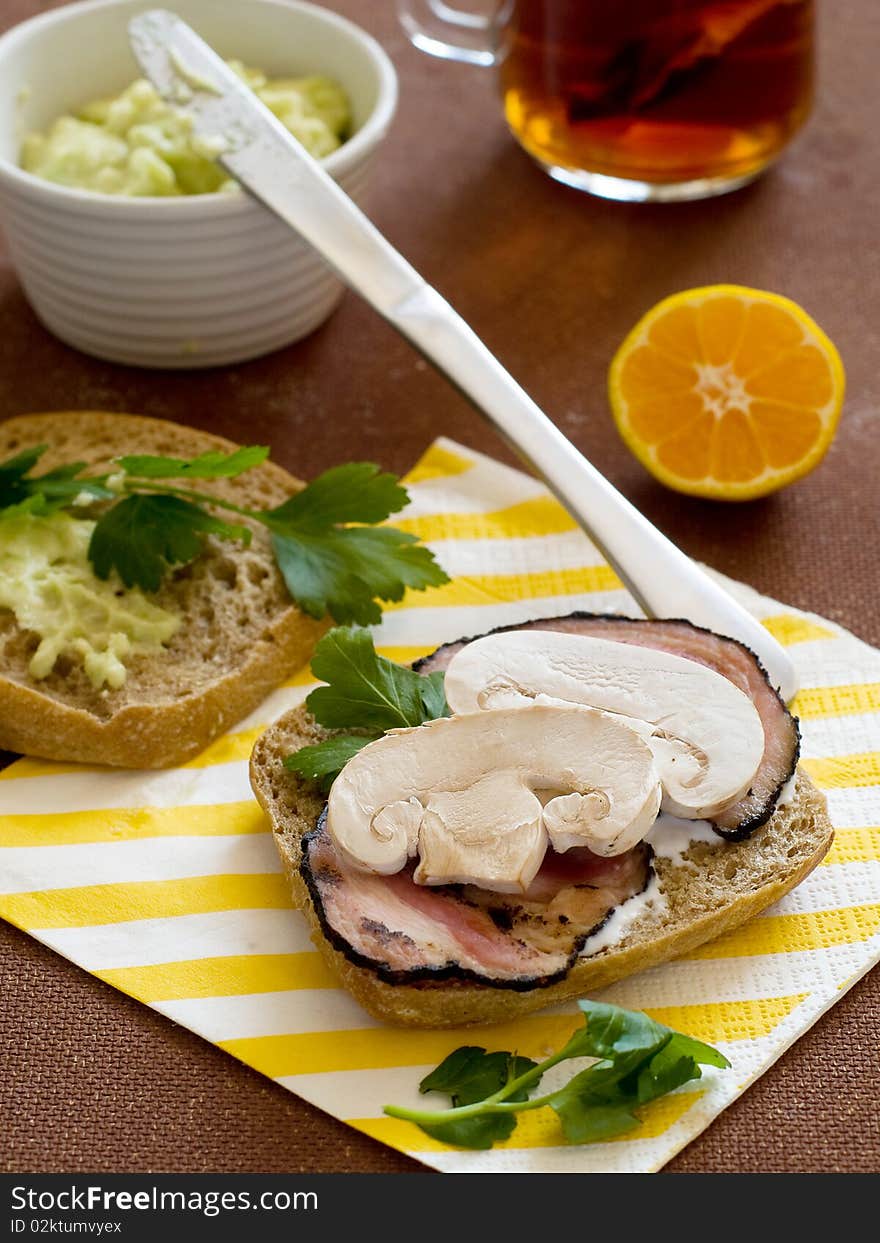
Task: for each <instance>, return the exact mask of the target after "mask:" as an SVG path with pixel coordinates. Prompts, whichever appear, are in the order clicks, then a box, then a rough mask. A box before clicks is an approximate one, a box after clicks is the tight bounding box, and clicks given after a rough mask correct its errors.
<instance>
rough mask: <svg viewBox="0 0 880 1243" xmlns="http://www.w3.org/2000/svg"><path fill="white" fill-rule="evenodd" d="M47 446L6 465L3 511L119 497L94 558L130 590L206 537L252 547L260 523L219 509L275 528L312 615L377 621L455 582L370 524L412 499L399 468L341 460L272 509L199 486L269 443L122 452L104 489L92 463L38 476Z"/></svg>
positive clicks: (417, 550) (187, 557)
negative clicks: (171, 453) (414, 597)
mask: <svg viewBox="0 0 880 1243" xmlns="http://www.w3.org/2000/svg"><path fill="white" fill-rule="evenodd" d="M46 448H47V446H46V445H36V446H34V447H33V448H28V449H24V450H22V451H21V452H20V453H17V454H16V455H15V456H13V457H11V458H9V459H7V460H6V461H4V462H0V512H10V511H12V510H13V509H14V510H16V511H18V512H28V513H33V514H37V515H40V514H48V513H51V512H53V511H54V510H56V509H61V508H64V507H66V506H72V505H78V504H80V503H81V502H82V499H83V497H85V498H86V499H88V498H91V499H94V500H105V501H115V502H116V503H115V504H114V505H112V507H111V508H110V509H108V510H107V511H106V512H105V513H104V514H103V515H102V516H101V518H100V519H99V523H98V526H99V529H98V530H96V531H95V534H94V537H93V539H92V541H91V544H90V548H89V556H90V558H91V561H92V564H93V566H94V568H95V572H96V573H97V574H98V575H99V576H100V577H102V578H106V577H107V575H108V574H109V573H110V571H111V570H113V569H116V570H118V571H119V573H120V575H121V577H122V579H123V582H125V584H126V585H127V586H129V587H132V586H138V587H141V588H143V589H144V590H146V591H156V590H158V588H159V586H160V584H161V581H162V578H163V576H164V575H165V574H166V573H167V571H168V569H169V568H170V567H171V566H175V565H182V564H186V563H187V562H189V561H192V560H193V559H194V558H195V557H197V556H198V555H199V553H200V552H201V551H202V546H203V544H202V537H203V536H205V535H207V534H214V535H219V536H221V537H222V538H224V539H238V540H242V541H244V542H245V543H248V542H249V541H250V538H251V532H250V529H249V528H248V527H247V526H245V525H242V524H233V523H230V522H224V521H223V520H222V519H221V518H218V517H215V516H214V514H215V511H217V510H220V511H223V510H226V511H232V512H233V513H236V514H240V515H241V516H242V517H244V518H250V519H251V520H253V521H256V522H259V523H261V524H262V525H263V526H265V527H267V528H268V530H269V532H270V537H271V543H272V549H273V552H274V555H275V560H276V562H277V564H278V567H279V569H280V571H281V574H282V576H283V578H284V581H285V584H286V586H287V589H288V591H289V592H290V595H291V597H292V599H293V600H294V601H295V602H296V603H297V604H298V605H299V606H300V608H301V609H302V610H303V611H304V612H306V613H308V614H310V615H311V616H312V617H317V618H320V617H324V616H326V615H327V614H328V613H329V615H330V616H331V617H332V618H333V620H334V621H337V622H340V623H343V624H345V623H352V622H353V623H357V624H358V625H371V624H372V623H374V622H377V621H379V619H380V618H381V616H382V609H381V605H380V603H379V601H387V600H400V599H401V598H402V597H403V594H404V592H405V591H406V590H407V588H412V589H413V590H416V591H423V590H424V589H425V588H426V587H432V586H439V585H441V584H442V583H446V582H448V581H449V578H448V576H447V574H446V573H445V572H444V571H443V570H442V569H441V568H440V566H439V565H438V564H437V562H436V561H435V560H434V556H433V554H432V553H431V552H430V550H429V549H427V548H425V547H424V546H422V545H421V544H420V543H419V541H418V539H417V538H416V537H415V536H414V535H410V534H408V533H407V532H404V531H398V530H397V529H395V528H394V527H385V526H381V527H376V526H373V525H370V524H373V523H382V522H384V521H385V519H386V518H388V517H389V515H391V514H393V513H396V512H397V511H398V510H400V509H402V508H403V506H404V505H405V504H406V503H407V501H408V499H409V497H408V494H407V492H406V489H405V488H404V487H402V486H401V484H400V483H399V482H398V480H397V479H396V478H395V477H394V475H390V474H387V473H384V472H382V471H380V470H379V468H378V466H374V465H373V464H372V463H371V462H349V463H347V464H345V465H343V466H336V467H333V468H332V469H331V470H328V471H325V472H324V473H323V474H322V475H319V476H318V478H317V479H315V480H313V481H312V482H311V483H310V484H308V485H307V486H305V487H304V488H302V489H301V491H299V492H297V493H295V494H294V495H293V496H291V497H289V498H288V499H287V500H286V501H284V502H283V503H282V504H281V505H276V506H275V507H274V508H272V509H246V508H243V507H242V506H240V505H237V504H234V503H233V502H232V501H231V500H229V499H227V498H225V497H219V496H212V495H206V494H205V493H204V492H199V491H195V490H194V489H193V488H192V486H190V485H191V484H192V482H193V481H197V480H200V479H231V478H234V477H236V476H238V475H240V474H242V473H243V472H245V471H248V470H250V469H251V468H252V467H254V466H259V465H260V463H261V462H264V461H265V460H266V458H267V457H268V454H269V450H268V448H266V447H265V446H264V445H250V446H246V447H241V448H237V449H234V450H232V451H231V452H229V453H224V452H221V451H218V450H216V449H215V450H210V451H209V452H207V453H202V454H200V455H199V456H198V457H194V458H191V459H185V458H175V457H163V456H159V455H155V454H133V455H128V456H123V457H120V458H119V459H118V464H119V466H120V468H121V470H120V472H118V474H117V475H115V476H114V483H115V487H116V490H115V491H111V490H110V489H108V488H107V487H106V486H105V485H106V482H107V478H106V477H104V478H97V477H90V476H83V475H82V472H83V471H84V470H85V469H86V464H85V463H83V462H73V463H70V464H68V465H63V466H58V467H56V468H55V469H54V470H51V471H48V472H47V473H46V474H44V475H39V476H34V475H32V473H31V472H32V471H33V469H34V468H35V466H36V465H37V463H38V462H39V460H40V458H41V457H42V455H43V454H44V453H45V452H46ZM117 479H120V480H121V484H120V483H118V482H116V481H117ZM169 480H170V481H171V482H166V481H169ZM120 491H121V492H122V494H123V499H122V500H119V499H118V497H119V493H120Z"/></svg>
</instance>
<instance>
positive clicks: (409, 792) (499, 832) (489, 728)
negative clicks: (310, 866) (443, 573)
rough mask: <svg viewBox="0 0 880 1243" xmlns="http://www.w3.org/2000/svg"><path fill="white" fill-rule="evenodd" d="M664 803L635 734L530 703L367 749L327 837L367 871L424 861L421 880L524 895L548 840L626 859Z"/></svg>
mask: <svg viewBox="0 0 880 1243" xmlns="http://www.w3.org/2000/svg"><path fill="white" fill-rule="evenodd" d="M536 791H540V796H539V794H538V793H536ZM659 805H660V782H659V779H658V776H657V771H656V768H655V766H654V761H653V757H652V755H651V752H650V749H649V748H648V747H647V746H646V744H645V743H644V742H643V740H642V739H641V738H640V737H639V736H638V734H636V733H635V732H634V731H633V730H631V729H629V728H628V727H627V726H626V725H623V724H621V723H620V722H619V721H615V720H614V719H613V718H612V717H610V716H608V715H607V714H606V713H603V712H594V711H591V710H590V709H585V708H579V707H572V706H570V705H567V704H565V705H555V704H554V705H543V704H530V705H528V706H526V707H522V708H514V709H509V710H500V711H497V712H481V713H477V714H474V715H470V716H458V717H446V718H444V719H442V720H439V721H430V722H429V723H428V724H427V725H419V726H417V727H416V728H415V729H399V730H394V731H393V732H391V733H389V734H386V735H385V737H384V738H379V739H377V741H376V742H371V743H369V744H368V745H367V746H366V747H364V748H363V750H362V751H360V752H358V754H357V755H355V756H354V757H353V759H351V760H349V762H348V763H347V764H346V766H345V768H344V769H343V770H342V772H341V773H340V774H339V776H338V777H337V778H336V780H335V781H334V783H333V786H332V788H331V790H330V797H329V799H328V803H327V831H328V833H329V835H330V837H331V838H332V840H333V842H334V843H335V845H336V847H337V849H338V850H339V852H340V853H341V855H342V856H343V858H344V859H345V860H346V861H347V862H348V863H349V864H351V865H352V866H353V867H355V868H358V869H360V870H362V871H369V872H378V873H380V874H382V875H388V874H390V873H393V872H399V871H400V870H401V869H402V868H403V867H404V866H405V864H406V862H407V859H409V858H411V857H412V856H414V855H415V854H416V853H418V854H419V856H420V858H419V863H418V865H417V867H416V870H415V873H414V877H413V879H414V880H415V881H416V883H417V884H421V885H447V884H474V885H479V886H481V887H482V888H484V889H492V890H495V891H496V892H499V893H522V892H524V891H525V890H526V889H527V888H528V887H529V885H530V884H531V882H532V880H533V879H534V877H535V875H536V874H537V872H538V869H539V868H540V866H541V861H542V860H543V858H544V853H545V851H546V848H547V845H548V842H552V844H553V845H554V846H555V848H556V849H557V850H560V851H564V850H568V849H569V848H570V847H572V846H589V847H590V849H591V850H593V851H594V852H595V853H596V854H601V855H614V854H621V853H623V851H625V850H629V849H630V848H631V847H632V846H634V845H635V844H636V843H637V842H638V841H640V840H641V839H642V838H643V837H644V836H645V834H646V833H647V832H648V831H649V830H650V828H651V825H652V824H653V823H654V819H655V817H656V815H657V811H658V808H659Z"/></svg>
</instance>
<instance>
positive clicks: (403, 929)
mask: <svg viewBox="0 0 880 1243" xmlns="http://www.w3.org/2000/svg"><path fill="white" fill-rule="evenodd" d="M651 854H652V852H651V849H650V847H648V846H646V845H644V844H641V845H639V846H637V847H636V848H635V849H634V850H631V851H628V852H627V853H626V854H624V855H617V856H615V857H614V858H608V859H606V858H600V857H599V856H598V855H594V854H593V853H592V852H591V851H589V850H587V849H586V848H579V849H574V850H569V851H567V852H566V853H565V854H564V855H558V854H556V853H555V852H554V851H552V850H548V852H547V855H546V857H545V860H544V863H543V865H542V867H541V870H540V871H539V872H538V875H537V876H536V877H535V879H534V881H533V882H532V885H531V886H530V888H529V890H528V892H527V893H526V894H525V895H523V896H521V897H520V896H518V895H515V894H501V893H490V892H489V891H488V890H484V889H478V888H477V887H476V886H475V885H443V886H437V887H427V886H424V885H416V884H415V883H414V882H413V879H412V868H411V867H410V868H408V869H407V870H405V871H403V872H398V873H396V874H395V875H393V876H377V875H375V874H374V873H368V872H357V871H355V870H354V869H353V868H351V867H349V866H348V865H347V864H345V863H344V862H343V860H342V859H340V857H339V855H338V853H337V851H336V847H335V846H334V844H333V842H332V840H331V838H330V836H329V834H328V833H327V829H326V812H325V813H324V814H323V815H322V816H321V819H320V820H319V822H318V825H317V827H316V828H315V829H314V830H313V831H312V832H311V833H309V834H307V835H306V836H305V838H304V839H303V856H302V861H301V864H300V872H301V874H302V876H303V879H304V880H305V882H306V884H307V886H308V888H309V892H310V893H311V897H312V902H313V904H314V907H315V911H316V912H317V915H318V918H319V919H320V920H321V925H322V927H323V931H324V934H325V936H326V937H327V939H328V940H329V941H330V943H331V944H332V945H334V946H335V947H336V949H338V950H341V952H342V953H343V954H345V955H346V957H347V958H349V959H350V960H351V961H352V962H355V963H357V964H358V965H359V966H363V967H368V968H370V969H371V970H373V971H375V972H376V974H377V975H379V977H380V978H381V979H383V980H386V981H388V982H389V983H395V984H400V983H415V982H418V981H440V980H448V979H453V978H454V979H468V980H475V981H477V982H479V983H481V984H485V985H488V986H490V987H493V988H511V989H515V990H519V991H523V990H526V989H531V988H541V987H546V986H547V985H549V984H553V983H555V982H556V981H557V980H560V979H562V978H563V977H564V976H565V975H566V973H567V972H568V970H569V968H570V967H571V965H572V964H573V963H574V961H575V959H576V958H577V956H578V954H579V953H580V951H581V949H582V948H583V945H584V943H585V942H586V940H587V938H588V937H589V935H590V934H591V933H593V932H596V931H598V929H599V928H600V927H601V926H602V924H603V923H604V922H605V920H606V919H607V918H608V916H609V915H610V914H611V912H612V911H613V910H614V908H615V907H617V906H619V905H620V904H621V903H622V902H625V901H626V899H627V898H630V897H634V896H635V895H636V894H638V893H641V892H643V890H644V889H645V888H646V886H647V885H648V883H649V881H650V880H651V877H652V874H653V869H652V868H651Z"/></svg>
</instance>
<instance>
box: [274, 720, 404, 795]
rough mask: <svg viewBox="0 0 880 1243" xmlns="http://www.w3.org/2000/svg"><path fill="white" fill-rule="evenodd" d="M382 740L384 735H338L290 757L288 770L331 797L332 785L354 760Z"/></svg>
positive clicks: (286, 762) (286, 761) (286, 766)
mask: <svg viewBox="0 0 880 1243" xmlns="http://www.w3.org/2000/svg"><path fill="white" fill-rule="evenodd" d="M380 737H381V734H335V735H334V736H333V737H332V738H325V739H324V741H323V742H316V743H314V744H313V745H312V746H310V747H300V749H299V750H298V751H297V752H295V753H294V754H293V755H288V756H286V757H285V760H284V767H285V768H286V769H288V770H289V771H290V772H292V773H299V775H300V776H301V777H305V778H306V779H307V780H309V781H316V782H317V783H318V785H319V786H320V788H321V790H322V791H323V793H324V794H329V792H330V787H331V785H332V784H333V782H334V781H335V779H336V778H337V777H338V776H339V774H340V772H341V771H342V769H343V768H344V767H345V765H346V764H347V763H348V761H349V760H350V759H351V757H352V756H353V755H357V753H358V751H360V750H361V748H362V747H365V746H366V745H367V743H368V742H373V741H374V740H375V739H376V738H380Z"/></svg>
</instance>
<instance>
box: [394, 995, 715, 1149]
mask: <svg viewBox="0 0 880 1243" xmlns="http://www.w3.org/2000/svg"><path fill="white" fill-rule="evenodd" d="M578 1005H579V1007H580V1009H581V1011H582V1012H583V1015H584V1026H583V1027H580V1028H578V1029H577V1030H576V1031H575V1032H574V1033H573V1034H572V1036H571V1037H570V1038H569V1040H568V1041H567V1043H566V1044H565V1045H564V1046H563V1048H561V1049H560V1050H559V1052H558V1053H554V1054H553V1055H552V1056H551V1057H548V1058H546V1059H545V1060H544V1061H543V1062H534V1061H532V1060H531V1059H530V1058H526V1057H518V1056H517V1055H516V1054H513V1053H487V1052H486V1050H485V1049H483V1048H481V1047H479V1046H476V1045H473V1046H472V1045H465V1046H463V1047H462V1048H460V1049H456V1050H455V1052H454V1053H450V1054H449V1056H448V1057H447V1058H446V1059H445V1060H444V1061H443V1062H441V1063H440V1065H439V1066H438V1067H437V1069H436V1070H433V1071H432V1072H431V1074H429V1075H427V1076H426V1077H425V1078H424V1079H423V1080H422V1081H421V1083H420V1084H419V1091H420V1092H422V1093H426V1092H442V1093H444V1094H445V1095H447V1096H449V1097H450V1098H451V1101H452V1107H451V1108H449V1109H443V1110H435V1111H430V1110H418V1109H404V1108H402V1107H400V1106H396V1105H386V1106H385V1113H386V1114H388V1115H390V1117H392V1118H403V1119H405V1120H406V1121H408V1122H414V1123H415V1124H416V1126H418V1127H420V1128H421V1129H422V1130H423V1131H424V1132H425V1133H426V1134H427V1135H430V1136H432V1137H433V1138H434V1139H439V1140H442V1141H443V1143H446V1144H454V1145H457V1146H458V1147H460V1148H491V1147H492V1145H493V1144H495V1143H498V1142H500V1141H502V1140H505V1139H508V1138H509V1137H510V1136H511V1135H512V1134H513V1132H514V1130H515V1129H516V1122H517V1117H516V1116H517V1114H520V1113H523V1112H525V1111H526V1110H533V1109H545V1108H549V1109H552V1110H553V1111H554V1112H555V1113H556V1114H557V1116H558V1118H559V1121H560V1123H561V1126H562V1131H563V1134H564V1135H565V1138H566V1139H567V1140H568V1142H569V1143H572V1144H586V1143H590V1142H593V1141H596V1140H604V1139H611V1138H612V1137H613V1136H615V1135H620V1134H622V1133H624V1132H625V1131H629V1130H632V1129H633V1127H636V1126H638V1125H639V1118H638V1116H637V1114H636V1113H635V1112H634V1111H635V1109H636V1108H637V1107H638V1106H640V1105H645V1104H647V1103H648V1102H649V1101H652V1100H655V1099H656V1098H657V1097H659V1096H665V1095H666V1093H667V1092H671V1091H672V1090H673V1089H674V1088H678V1087H681V1085H682V1084H684V1083H688V1082H689V1081H690V1080H693V1079H699V1078H701V1076H702V1071H701V1069H700V1067H701V1066H715V1067H718V1068H719V1069H725V1068H726V1067H728V1066H729V1065H730V1063H729V1062H728V1060H727V1058H726V1057H725V1056H724V1055H723V1053H719V1052H718V1050H717V1049H713V1048H712V1047H711V1045H707V1044H703V1042H702V1041H700V1040H694V1039H693V1037H691V1036H685V1035H683V1034H682V1033H681V1032H676V1031H673V1030H672V1029H671V1028H669V1027H664V1026H663V1024H662V1023H657V1022H656V1021H655V1020H654V1019H652V1018H650V1017H649V1016H648V1015H647V1014H643V1013H642V1012H641V1011H639V1010H624V1009H622V1008H621V1007H620V1006H612V1005H608V1004H606V1003H604V1002H598V1001H586V1000H585V1001H579V1002H578ZM572 1058H593V1059H596V1060H594V1061H593V1063H592V1065H590V1066H588V1067H587V1068H586V1069H585V1070H581V1071H579V1072H578V1073H577V1074H575V1075H574V1076H573V1078H571V1079H570V1080H569V1081H568V1083H566V1084H565V1085H564V1086H563V1087H561V1088H557V1089H556V1090H555V1091H552V1092H547V1093H546V1094H545V1095H543V1096H530V1095H529V1093H530V1092H531V1091H532V1090H533V1089H534V1088H536V1087H537V1086H538V1084H539V1083H540V1081H541V1079H542V1078H543V1076H544V1075H545V1074H546V1073H547V1071H548V1070H550V1069H551V1068H552V1067H554V1066H558V1065H559V1063H560V1062H565V1061H568V1060H569V1059H572Z"/></svg>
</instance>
